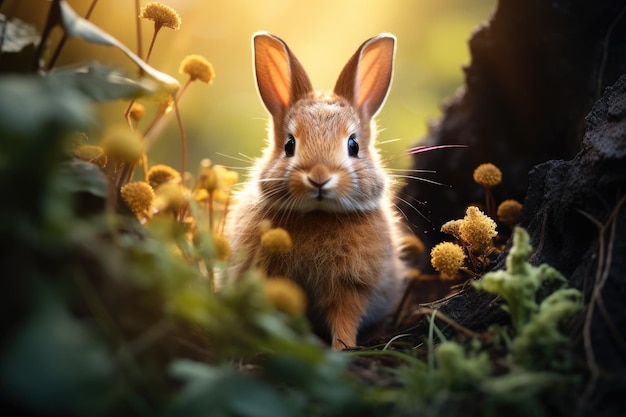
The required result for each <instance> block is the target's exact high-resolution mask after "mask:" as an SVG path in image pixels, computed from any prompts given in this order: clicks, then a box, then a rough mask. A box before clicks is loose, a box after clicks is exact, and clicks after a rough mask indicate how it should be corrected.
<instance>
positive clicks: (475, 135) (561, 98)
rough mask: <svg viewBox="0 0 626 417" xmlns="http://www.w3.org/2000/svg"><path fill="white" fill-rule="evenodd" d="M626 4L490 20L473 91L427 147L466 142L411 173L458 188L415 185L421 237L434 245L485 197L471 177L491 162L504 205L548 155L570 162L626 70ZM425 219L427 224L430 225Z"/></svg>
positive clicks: (553, 7) (587, 4) (513, 13)
mask: <svg viewBox="0 0 626 417" xmlns="http://www.w3.org/2000/svg"><path fill="white" fill-rule="evenodd" d="M625 8H626V5H625V4H624V2H623V0H604V1H593V2H591V1H588V0H556V1H546V0H501V1H500V2H499V4H498V7H497V10H496V12H495V14H494V15H493V17H492V18H491V20H490V21H489V22H488V23H487V24H486V25H485V26H483V27H481V28H480V29H479V30H478V31H477V32H476V33H475V34H474V36H473V37H472V39H471V40H470V50H471V55H472V60H471V64H470V65H469V66H468V67H467V68H466V69H465V74H466V77H465V78H466V82H465V92H464V94H462V95H461V96H460V97H459V98H458V99H456V100H455V101H453V102H452V103H451V104H449V105H448V107H447V108H446V109H445V114H444V116H443V118H442V120H441V122H440V123H439V124H438V125H437V126H435V127H434V128H433V129H432V131H431V132H430V134H429V136H428V138H427V141H426V143H428V144H465V145H468V146H469V148H468V149H464V150H440V151H436V152H429V153H425V154H420V155H416V156H415V157H414V163H413V165H414V166H413V168H416V169H431V170H435V171H437V176H436V177H435V179H436V180H437V181H439V182H441V183H444V184H448V185H450V186H451V188H447V187H437V186H433V185H430V184H427V183H423V182H419V181H410V182H409V183H408V184H407V186H406V187H405V188H404V190H403V192H402V195H403V196H404V197H408V198H404V199H405V200H407V201H409V202H411V201H412V200H413V199H416V200H418V201H423V202H425V203H426V204H425V207H426V209H425V210H426V211H427V213H416V212H415V210H413V209H412V208H410V207H409V206H408V205H407V204H406V203H399V205H400V207H401V208H402V209H403V211H404V213H406V214H407V216H409V223H410V224H411V226H412V227H413V228H414V230H415V232H416V233H417V234H418V236H420V237H421V238H422V239H423V240H424V241H425V243H426V246H427V247H431V246H432V245H433V243H437V242H439V241H441V240H443V239H444V236H442V235H440V234H439V233H438V231H439V229H440V227H441V225H442V224H443V223H444V222H446V221H448V220H451V219H456V218H461V217H463V214H464V211H465V206H466V205H468V204H471V203H476V202H481V201H484V191H483V189H482V187H480V186H478V185H476V184H475V183H474V182H473V179H472V172H473V170H474V169H475V168H476V167H477V166H478V165H479V164H481V163H483V162H491V163H494V164H496V165H497V166H498V167H499V168H500V169H501V170H502V172H503V182H502V184H501V185H499V186H497V187H495V189H494V193H495V197H496V200H497V201H501V200H503V199H508V198H514V199H517V200H519V201H520V202H521V201H523V199H524V196H525V195H526V189H527V187H528V172H529V171H530V169H531V168H532V167H533V166H534V165H536V164H538V163H541V162H545V161H547V160H550V159H569V158H572V157H573V156H574V155H575V154H576V152H577V151H578V149H579V145H580V141H581V139H582V134H583V130H584V117H585V115H586V114H587V113H588V112H589V110H590V109H591V106H592V104H593V103H594V101H595V100H597V99H598V98H599V97H600V96H601V94H602V91H603V89H604V88H605V87H606V86H608V85H610V84H612V83H614V82H615V81H616V80H617V78H618V77H619V76H620V75H621V74H622V73H626V16H624V14H625V10H626V9H625ZM423 214H426V217H427V218H428V219H427V220H425V219H424V218H423V216H422V215H423Z"/></svg>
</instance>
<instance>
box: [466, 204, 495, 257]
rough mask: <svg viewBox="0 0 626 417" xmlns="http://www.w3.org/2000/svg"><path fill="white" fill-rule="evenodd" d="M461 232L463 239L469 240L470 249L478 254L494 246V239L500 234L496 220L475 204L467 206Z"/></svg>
mask: <svg viewBox="0 0 626 417" xmlns="http://www.w3.org/2000/svg"><path fill="white" fill-rule="evenodd" d="M459 233H460V237H461V239H462V240H463V241H465V242H467V244H469V246H470V250H471V251H472V252H473V253H476V254H482V253H485V251H486V250H487V249H489V248H490V247H491V246H492V239H493V238H494V237H495V236H496V235H497V234H498V232H496V222H494V221H493V220H492V219H491V217H489V216H487V215H485V214H484V213H483V212H482V211H480V209H479V208H478V207H475V206H470V207H468V208H467V211H466V212H465V217H464V218H463V222H462V223H461V226H460V228H459Z"/></svg>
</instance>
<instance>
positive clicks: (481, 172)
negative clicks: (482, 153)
mask: <svg viewBox="0 0 626 417" xmlns="http://www.w3.org/2000/svg"><path fill="white" fill-rule="evenodd" d="M474 181H476V183H477V184H480V185H482V186H484V187H489V188H491V187H495V186H496V185H498V184H500V183H501V182H502V171H500V169H499V168H498V167H497V166H495V165H494V164H490V163H486V164H480V165H479V166H478V167H477V168H476V169H475V170H474Z"/></svg>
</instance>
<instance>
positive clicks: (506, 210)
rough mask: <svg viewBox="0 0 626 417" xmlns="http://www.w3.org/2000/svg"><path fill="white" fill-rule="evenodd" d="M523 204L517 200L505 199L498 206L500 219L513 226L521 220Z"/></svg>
mask: <svg viewBox="0 0 626 417" xmlns="http://www.w3.org/2000/svg"><path fill="white" fill-rule="evenodd" d="M521 211H522V204H521V203H520V202H519V201H517V200H504V201H503V202H502V203H500V205H499V206H498V212H497V215H498V220H500V221H501V222H502V223H504V224H508V225H509V226H513V225H515V224H517V223H519V221H520V215H521Z"/></svg>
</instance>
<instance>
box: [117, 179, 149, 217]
mask: <svg viewBox="0 0 626 417" xmlns="http://www.w3.org/2000/svg"><path fill="white" fill-rule="evenodd" d="M120 194H121V196H122V199H123V200H124V202H125V203H126V205H127V206H128V208H130V209H131V210H132V211H133V213H135V216H137V217H140V218H141V217H144V216H145V215H146V213H148V212H149V210H150V207H151V206H152V202H153V201H154V191H152V187H150V185H149V184H148V183H147V182H143V181H135V182H129V183H128V184H126V185H124V186H122V188H121V190H120Z"/></svg>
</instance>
